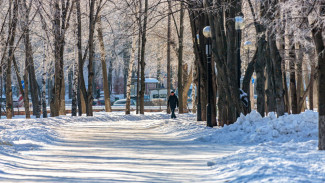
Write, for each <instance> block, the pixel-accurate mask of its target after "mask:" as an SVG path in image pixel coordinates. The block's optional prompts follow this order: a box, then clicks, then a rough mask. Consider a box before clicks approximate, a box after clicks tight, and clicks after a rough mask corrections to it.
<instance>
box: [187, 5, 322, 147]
mask: <svg viewBox="0 0 325 183" xmlns="http://www.w3.org/2000/svg"><path fill="white" fill-rule="evenodd" d="M187 2H188V4H189V11H190V17H191V23H192V33H193V38H195V34H199V37H200V38H203V36H202V30H203V27H204V26H206V25H210V26H211V30H212V56H213V60H214V62H213V66H212V68H216V69H217V71H216V72H213V73H214V74H216V73H217V74H216V75H214V76H213V86H215V88H214V90H213V92H214V96H216V93H218V96H219V97H218V112H219V115H218V116H219V117H218V120H219V125H221V126H222V125H224V124H231V123H233V122H235V121H236V118H237V117H238V116H239V115H240V114H241V113H247V112H249V111H250V110H251V109H250V106H249V107H248V108H245V107H244V106H243V105H242V102H241V100H240V97H239V95H240V94H239V90H238V87H237V83H238V82H239V81H238V78H236V77H233V75H234V74H235V75H236V74H237V73H238V72H239V73H240V72H241V71H243V68H238V67H237V66H238V64H239V63H237V60H238V59H237V56H238V54H236V53H237V51H240V50H242V48H243V47H242V45H243V43H242V44H236V39H241V37H240V36H239V37H238V36H237V35H236V30H235V20H234V17H235V16H238V15H243V16H244V17H245V23H246V26H245V28H244V30H243V33H246V35H245V38H243V39H244V40H245V39H246V41H251V42H253V43H255V53H254V55H253V56H252V58H251V59H250V60H248V62H247V63H248V65H247V66H246V69H245V70H244V71H245V74H244V75H243V77H244V78H243V82H242V89H243V90H244V91H245V92H246V93H248V94H249V92H250V87H249V85H250V83H251V78H252V75H253V73H254V72H255V73H256V91H257V111H258V112H259V113H260V114H261V115H262V116H264V115H265V114H267V113H268V112H276V114H277V115H278V116H281V115H284V113H293V114H297V113H300V112H302V111H304V110H305V109H306V108H307V106H306V97H307V96H308V101H309V106H308V107H309V109H314V103H313V100H314V99H313V98H314V91H313V90H314V83H315V81H317V82H318V88H317V91H318V93H317V94H318V111H319V128H320V129H319V130H320V137H319V138H320V141H319V148H320V149H325V146H324V142H325V141H324V134H325V133H324V132H325V131H324V117H323V115H324V114H323V111H322V110H323V103H324V99H323V98H322V97H324V90H323V87H324V86H323V84H322V83H321V81H322V78H323V77H324V76H323V74H324V70H323V66H322V64H324V62H325V60H324V57H323V55H324V47H323V45H324V40H323V37H322V35H323V27H324V1H313V0H311V1H308V0H299V1H291V0H268V1H258V2H257V1H255V2H253V1H251V0H246V1H228V0H219V1H216V0H204V1H187ZM243 39H242V40H243ZM194 40H195V43H194V45H195V48H194V49H195V53H196V56H197V57H196V60H197V62H198V64H197V65H198V66H199V69H200V73H204V68H206V66H205V64H206V60H205V59H206V58H205V56H204V50H205V48H204V47H203V46H202V45H205V44H206V40H201V39H194ZM241 59H242V60H243V57H242V58H241ZM317 63H318V65H317ZM239 69H241V70H239ZM200 78H201V79H202V82H201V83H202V84H203V86H201V87H200V88H201V91H202V90H203V91H204V90H205V91H204V93H207V91H206V88H207V87H206V86H205V85H206V83H207V81H206V78H207V77H206V76H205V75H204V74H202V75H201V77H200ZM287 80H289V81H287ZM288 83H289V86H288ZM234 96H237V97H234ZM202 97H203V98H201V101H204V100H206V98H205V96H202ZM212 100H213V101H211V103H212V102H213V103H214V102H215V97H213V99H212ZM203 106H204V105H203ZM212 110H213V111H212V113H214V112H215V109H212ZM214 124H215V125H216V123H215V122H214Z"/></svg>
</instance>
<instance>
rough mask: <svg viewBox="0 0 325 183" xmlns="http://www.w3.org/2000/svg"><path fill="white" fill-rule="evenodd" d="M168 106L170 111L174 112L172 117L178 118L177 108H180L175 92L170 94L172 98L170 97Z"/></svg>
mask: <svg viewBox="0 0 325 183" xmlns="http://www.w3.org/2000/svg"><path fill="white" fill-rule="evenodd" d="M167 105H168V106H169V107H170V110H171V111H172V116H171V117H172V118H176V115H175V108H177V107H178V98H177V96H176V95H175V93H174V92H173V91H172V92H170V96H169V97H168V102H167Z"/></svg>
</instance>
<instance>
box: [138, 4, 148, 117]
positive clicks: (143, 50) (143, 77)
mask: <svg viewBox="0 0 325 183" xmlns="http://www.w3.org/2000/svg"><path fill="white" fill-rule="evenodd" d="M147 21H148V0H144V14H143V29H142V36H141V38H142V40H141V61H140V62H141V90H140V114H144V94H145V90H146V87H145V73H144V70H145V53H146V52H145V49H146V41H147V39H146V36H147Z"/></svg>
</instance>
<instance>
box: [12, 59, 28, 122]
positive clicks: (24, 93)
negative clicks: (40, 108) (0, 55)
mask: <svg viewBox="0 0 325 183" xmlns="http://www.w3.org/2000/svg"><path fill="white" fill-rule="evenodd" d="M12 61H13V64H14V68H15V71H16V76H17V81H18V87H19V90H20V93H21V95H22V96H23V100H24V107H25V115H26V118H27V119H29V118H30V110H29V98H28V71H27V67H28V66H27V65H28V62H27V59H25V64H26V65H25V70H24V79H25V80H26V81H27V82H26V83H24V85H25V88H23V85H22V82H21V77H20V75H19V70H18V65H17V62H16V58H15V57H13V59H12ZM24 89H25V91H24ZM26 93H27V95H26Z"/></svg>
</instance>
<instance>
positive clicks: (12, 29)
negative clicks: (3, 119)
mask: <svg viewBox="0 0 325 183" xmlns="http://www.w3.org/2000/svg"><path fill="white" fill-rule="evenodd" d="M12 2H13V8H12ZM9 8H10V9H11V8H12V13H13V17H12V19H11V18H9V20H10V21H9V34H8V36H9V51H8V52H9V53H8V63H7V69H6V116H7V119H11V118H12V116H13V100H12V88H11V65H12V60H13V57H14V49H13V45H14V42H15V37H16V27H17V14H18V0H13V1H10V4H9Z"/></svg>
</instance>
